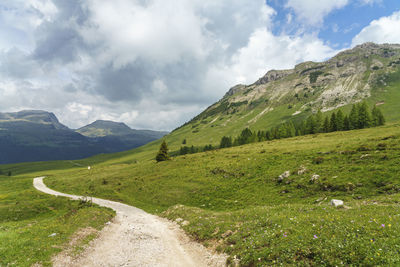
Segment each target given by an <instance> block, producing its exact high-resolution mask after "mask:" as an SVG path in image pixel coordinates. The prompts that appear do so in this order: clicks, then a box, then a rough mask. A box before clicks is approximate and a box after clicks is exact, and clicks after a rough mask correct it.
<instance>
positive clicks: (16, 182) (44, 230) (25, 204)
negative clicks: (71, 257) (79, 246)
mask: <svg viewBox="0 0 400 267" xmlns="http://www.w3.org/2000/svg"><path fill="white" fill-rule="evenodd" d="M32 178H33V177H32V176H30V175H29V176H28V175H27V176H12V177H4V176H0V255H1V256H0V266H31V265H32V264H35V263H41V264H42V265H44V266H50V265H51V262H50V260H51V257H52V256H53V255H54V254H56V253H57V252H60V251H61V250H62V248H63V246H64V245H65V244H66V243H67V242H68V239H69V238H70V237H71V236H72V235H73V233H75V232H76V231H77V230H78V229H80V228H85V227H93V228H95V229H101V228H102V227H103V226H104V224H105V222H107V221H108V220H110V219H111V218H112V217H113V216H114V212H113V211H112V210H109V209H106V208H100V207H98V206H94V205H89V204H88V203H80V202H79V201H70V200H67V199H66V198H61V197H58V198H57V197H53V196H50V195H47V194H44V193H40V192H39V191H37V190H36V189H34V188H33V186H32ZM53 233H56V236H54V237H51V236H50V235H51V234H53ZM93 237H94V236H91V238H93Z"/></svg>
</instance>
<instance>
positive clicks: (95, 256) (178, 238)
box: [33, 177, 226, 267]
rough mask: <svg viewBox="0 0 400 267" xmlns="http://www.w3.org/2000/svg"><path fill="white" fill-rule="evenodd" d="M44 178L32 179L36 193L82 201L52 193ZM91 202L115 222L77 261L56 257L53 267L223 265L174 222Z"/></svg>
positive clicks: (104, 202)
mask: <svg viewBox="0 0 400 267" xmlns="http://www.w3.org/2000/svg"><path fill="white" fill-rule="evenodd" d="M43 178H44V177H38V178H35V179H34V180H33V185H34V187H35V188H36V189H37V190H39V191H42V192H44V193H47V194H52V195H56V196H64V197H69V198H72V199H80V198H81V197H80V196H75V195H69V194H63V193H60V192H57V191H54V190H51V189H50V188H48V187H47V186H46V185H45V184H44V183H43ZM93 203H96V204H98V205H100V206H104V207H109V208H111V209H113V210H115V211H116V216H115V218H114V220H113V221H112V222H111V223H110V224H109V225H107V226H106V227H105V228H104V229H103V230H102V231H101V232H100V234H99V237H98V238H96V239H95V240H93V241H92V242H91V243H90V244H89V246H88V248H86V249H85V251H84V252H83V253H82V254H81V255H80V256H79V257H78V258H76V259H71V258H70V257H55V259H54V266H174V267H175V266H185V267H186V266H225V260H226V258H225V256H224V255H215V254H212V253H210V252H209V251H208V250H207V249H206V248H204V247H203V246H201V245H200V244H198V243H196V242H192V241H190V239H189V238H188V237H187V236H186V235H185V234H184V232H183V231H182V230H181V229H180V228H179V226H178V225H177V224H175V223H172V222H170V221H168V220H166V219H163V218H160V217H157V216H154V215H151V214H148V213H146V212H144V211H143V210H141V209H138V208H135V207H132V206H129V205H126V204H122V203H119V202H114V201H109V200H104V199H100V198H93ZM60 255H62V254H60Z"/></svg>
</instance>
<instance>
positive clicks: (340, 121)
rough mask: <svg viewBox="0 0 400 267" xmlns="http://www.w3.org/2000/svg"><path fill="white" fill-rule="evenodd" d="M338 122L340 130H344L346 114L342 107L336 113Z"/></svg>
mask: <svg viewBox="0 0 400 267" xmlns="http://www.w3.org/2000/svg"><path fill="white" fill-rule="evenodd" d="M336 124H337V130H338V131H343V130H344V115H343V112H342V111H341V110H340V109H339V110H338V112H337V114H336Z"/></svg>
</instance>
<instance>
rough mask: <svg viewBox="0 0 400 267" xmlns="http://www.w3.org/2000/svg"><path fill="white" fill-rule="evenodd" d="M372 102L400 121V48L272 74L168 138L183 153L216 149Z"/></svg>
mask: <svg viewBox="0 0 400 267" xmlns="http://www.w3.org/2000/svg"><path fill="white" fill-rule="evenodd" d="M362 100H366V101H367V103H368V105H369V106H370V107H372V106H373V105H379V107H380V109H381V110H382V111H383V113H384V115H385V117H386V119H387V121H388V122H391V121H396V120H399V119H400V113H399V112H398V111H399V110H400V45H398V44H382V45H378V44H374V43H365V44H362V45H359V46H356V47H354V48H353V49H349V50H346V51H342V52H340V53H339V54H337V55H336V56H334V57H332V58H331V59H329V60H327V61H325V62H303V63H300V64H298V65H296V66H295V67H294V68H293V69H288V70H271V71H268V72H267V73H266V74H265V75H264V76H263V77H261V78H260V79H258V80H257V81H256V82H255V83H253V84H250V85H236V86H234V87H232V88H231V89H230V90H229V91H228V92H227V93H226V94H225V95H224V96H223V98H222V99H220V100H219V101H218V102H216V103H214V104H213V105H211V106H210V107H208V108H207V109H206V110H204V111H203V112H202V113H200V114H199V115H198V116H196V117H195V118H193V119H192V120H191V121H189V122H188V123H186V124H184V125H183V126H181V127H179V128H177V129H175V130H174V131H173V132H172V133H171V134H170V135H168V137H167V141H168V142H169V145H171V146H172V148H173V149H178V148H179V147H180V146H181V144H182V140H184V139H186V141H187V145H189V146H191V145H195V146H196V145H207V144H213V145H216V144H218V143H219V141H220V140H221V137H222V136H224V135H226V136H237V135H238V134H239V133H240V132H241V131H242V130H243V129H244V128H246V127H249V128H250V129H251V130H266V129H269V128H271V127H274V126H277V125H279V124H281V123H283V122H287V121H293V122H296V121H302V120H304V119H305V118H306V117H308V116H309V115H310V114H312V113H315V112H316V111H318V110H321V111H322V112H323V113H327V114H329V113H330V112H331V111H333V110H337V109H342V110H343V111H344V112H348V111H349V109H350V108H351V106H352V104H354V103H357V102H360V101H362Z"/></svg>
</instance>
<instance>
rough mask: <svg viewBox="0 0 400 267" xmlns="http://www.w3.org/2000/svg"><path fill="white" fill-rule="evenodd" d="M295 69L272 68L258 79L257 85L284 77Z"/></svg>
mask: <svg viewBox="0 0 400 267" xmlns="http://www.w3.org/2000/svg"><path fill="white" fill-rule="evenodd" d="M293 72H294V70H270V71H268V72H267V74H265V75H264V76H263V77H261V78H260V79H258V81H256V82H255V83H254V84H255V85H261V84H266V83H269V82H273V81H276V80H279V79H282V78H283V77H286V76H288V75H290V74H292V73H293Z"/></svg>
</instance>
